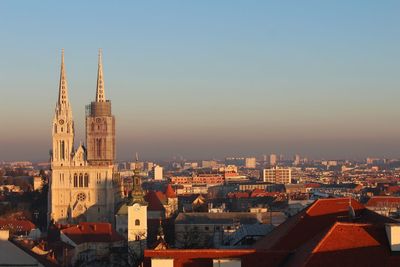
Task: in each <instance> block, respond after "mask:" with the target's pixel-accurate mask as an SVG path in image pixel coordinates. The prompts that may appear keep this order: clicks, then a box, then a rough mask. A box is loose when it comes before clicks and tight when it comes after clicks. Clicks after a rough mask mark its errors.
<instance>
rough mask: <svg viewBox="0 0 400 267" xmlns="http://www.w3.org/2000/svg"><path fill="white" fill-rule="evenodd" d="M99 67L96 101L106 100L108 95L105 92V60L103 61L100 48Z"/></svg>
mask: <svg viewBox="0 0 400 267" xmlns="http://www.w3.org/2000/svg"><path fill="white" fill-rule="evenodd" d="M98 61H99V62H98V69H97V88H96V102H105V101H106V96H105V93H104V78H103V62H102V49H101V48H100V49H99V55H98Z"/></svg>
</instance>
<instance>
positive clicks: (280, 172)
mask: <svg viewBox="0 0 400 267" xmlns="http://www.w3.org/2000/svg"><path fill="white" fill-rule="evenodd" d="M262 177H263V180H264V182H268V183H274V184H290V183H291V182H292V171H291V169H290V168H277V167H275V168H271V169H263V175H262Z"/></svg>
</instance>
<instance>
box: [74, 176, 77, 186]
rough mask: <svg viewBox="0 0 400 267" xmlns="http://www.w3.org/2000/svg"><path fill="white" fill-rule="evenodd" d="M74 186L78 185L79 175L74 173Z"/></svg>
mask: <svg viewBox="0 0 400 267" xmlns="http://www.w3.org/2000/svg"><path fill="white" fill-rule="evenodd" d="M74 187H78V175H77V174H76V173H75V174H74Z"/></svg>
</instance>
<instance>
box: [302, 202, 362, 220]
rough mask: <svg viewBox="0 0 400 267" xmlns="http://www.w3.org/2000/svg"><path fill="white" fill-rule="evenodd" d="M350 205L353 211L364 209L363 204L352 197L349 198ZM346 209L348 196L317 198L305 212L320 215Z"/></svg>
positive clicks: (347, 207)
mask: <svg viewBox="0 0 400 267" xmlns="http://www.w3.org/2000/svg"><path fill="white" fill-rule="evenodd" d="M351 206H352V207H353V209H354V210H355V211H357V210H362V209H364V206H363V205H362V204H361V203H360V202H358V201H356V200H354V199H351ZM348 209H349V199H348V198H330V199H318V200H317V201H316V202H314V203H313V204H312V205H311V206H310V208H308V209H307V214H308V215H310V216H321V215H327V214H332V213H337V212H347V211H348Z"/></svg>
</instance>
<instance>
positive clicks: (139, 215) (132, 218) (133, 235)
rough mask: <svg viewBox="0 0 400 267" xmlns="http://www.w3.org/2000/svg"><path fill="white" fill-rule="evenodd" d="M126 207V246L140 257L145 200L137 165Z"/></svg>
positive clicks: (144, 245) (144, 234) (144, 236)
mask: <svg viewBox="0 0 400 267" xmlns="http://www.w3.org/2000/svg"><path fill="white" fill-rule="evenodd" d="M137 161H138V159H137V155H136V162H137ZM127 207H128V246H129V247H130V248H131V249H132V251H133V252H134V253H135V254H136V255H137V256H139V257H141V256H143V253H144V250H145V249H146V248H147V202H146V201H145V200H144V192H143V189H142V181H141V177H140V174H139V169H138V167H137V165H136V168H135V173H134V175H133V188H132V192H131V196H130V199H129V202H128V204H127Z"/></svg>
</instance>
